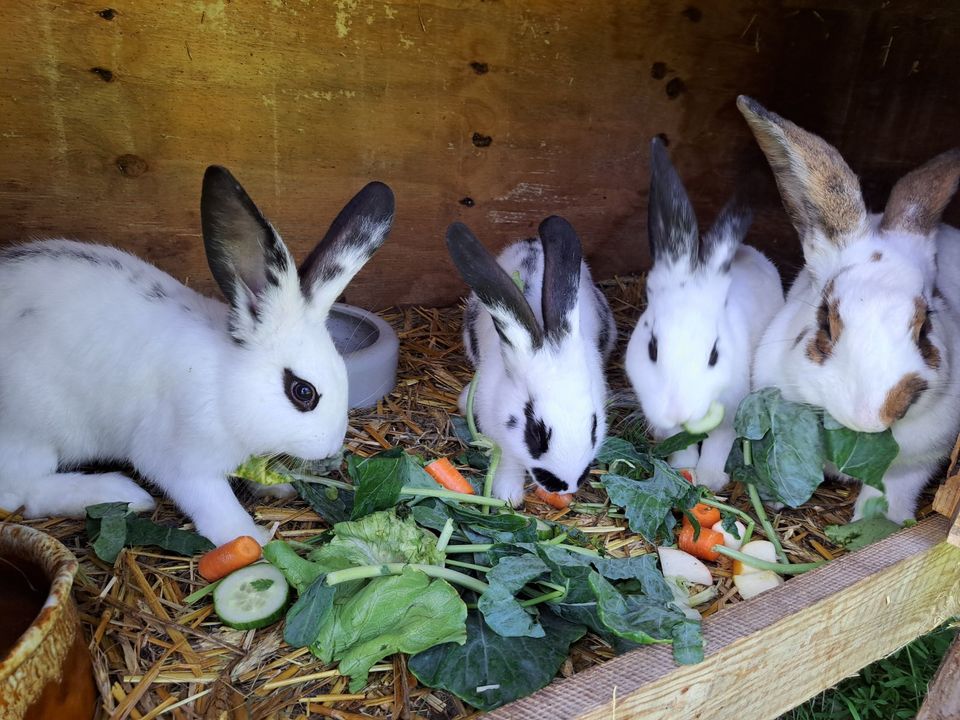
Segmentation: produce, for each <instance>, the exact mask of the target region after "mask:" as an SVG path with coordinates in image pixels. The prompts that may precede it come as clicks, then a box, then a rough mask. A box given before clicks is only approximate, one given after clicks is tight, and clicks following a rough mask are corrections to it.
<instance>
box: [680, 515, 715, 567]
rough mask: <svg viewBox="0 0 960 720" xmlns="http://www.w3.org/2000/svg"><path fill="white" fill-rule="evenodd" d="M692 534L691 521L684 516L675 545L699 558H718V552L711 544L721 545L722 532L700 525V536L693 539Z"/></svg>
mask: <svg viewBox="0 0 960 720" xmlns="http://www.w3.org/2000/svg"><path fill="white" fill-rule="evenodd" d="M693 534H694V533H693V523H691V522H690V521H689V520H687V519H686V518H684V519H683V526H682V527H681V528H680V538H679V541H678V542H677V546H678V547H679V548H680V549H681V550H683V551H684V552H688V553H690V554H691V555H693V556H694V557H698V558H700V559H701V560H717V559H719V558H720V553H718V552H716V551H715V550H714V549H713V546H714V545H723V533H719V532H717V531H716V530H711V529H710V528H708V527H701V528H700V536H699V537H698V538H697V539H696V540H694V539H693Z"/></svg>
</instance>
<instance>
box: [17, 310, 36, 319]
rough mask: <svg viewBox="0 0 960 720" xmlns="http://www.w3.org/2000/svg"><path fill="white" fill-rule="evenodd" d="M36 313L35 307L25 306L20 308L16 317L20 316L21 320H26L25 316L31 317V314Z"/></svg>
mask: <svg viewBox="0 0 960 720" xmlns="http://www.w3.org/2000/svg"><path fill="white" fill-rule="evenodd" d="M36 314H37V309H36V308H33V307H27V308H24V309H23V310H21V311H20V314H19V315H17V317H18V318H20V319H21V320H26V319H27V318H29V317H31V316H33V315H36Z"/></svg>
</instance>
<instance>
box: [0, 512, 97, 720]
mask: <svg viewBox="0 0 960 720" xmlns="http://www.w3.org/2000/svg"><path fill="white" fill-rule="evenodd" d="M0 565H2V566H3V572H4V573H6V575H5V577H6V578H7V579H6V581H5V582H4V583H3V587H0V605H3V606H4V607H7V608H10V607H29V605H24V604H23V603H21V604H20V605H19V606H18V605H17V600H16V599H15V598H14V599H11V598H12V590H11V587H12V586H14V585H16V584H17V583H16V582H15V581H20V580H21V579H22V581H23V583H24V587H28V588H29V589H30V591H31V592H36V593H42V594H39V595H37V597H38V598H39V599H38V600H37V607H36V608H35V609H36V610H39V614H37V615H36V616H35V617H34V619H33V622H32V623H30V624H29V626H28V627H27V628H26V630H25V631H24V632H23V634H21V635H19V639H18V640H13V639H12V638H13V637H16V634H15V633H14V634H13V635H11V636H10V639H9V644H7V643H5V644H6V645H7V652H6V654H4V655H2V656H0V718H4V720H7V719H9V720H53V719H54V718H56V720H90V718H92V717H93V715H94V712H95V706H96V689H95V687H94V683H93V670H92V665H91V662H90V652H89V650H88V648H87V642H86V640H85V639H84V636H83V632H82V630H81V628H80V617H79V614H78V612H77V606H76V604H75V603H74V601H73V598H72V597H71V596H70V588H71V587H72V586H73V578H74V575H76V573H77V558H76V557H75V556H74V555H73V553H71V552H70V551H69V550H68V549H67V548H66V547H65V546H64V545H63V544H61V543H60V542H58V541H57V540H55V539H54V538H52V537H50V536H49V535H47V534H46V533H43V532H40V531H39V530H34V529H33V528H30V527H26V526H25V525H17V524H13V523H0ZM4 593H6V598H5V596H4ZM44 597H45V599H44ZM31 614H32V613H31ZM25 622H29V619H27V620H26V621H25ZM7 629H8V630H9V629H10V626H7ZM11 644H12V646H11ZM0 652H2V651H0Z"/></svg>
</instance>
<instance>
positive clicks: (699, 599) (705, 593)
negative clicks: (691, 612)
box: [688, 585, 717, 607]
mask: <svg viewBox="0 0 960 720" xmlns="http://www.w3.org/2000/svg"><path fill="white" fill-rule="evenodd" d="M716 596H717V589H716V588H715V587H713V586H712V585H711V586H710V587H708V588H707V589H706V590H701V591H700V592H698V593H696V594H695V595H691V596H690V598H689V600H688V602H689V603H690V607H696V606H697V605H703V604H704V603H705V602H710V601H711V600H713V599H714V598H715V597H716Z"/></svg>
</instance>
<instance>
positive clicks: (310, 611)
mask: <svg viewBox="0 0 960 720" xmlns="http://www.w3.org/2000/svg"><path fill="white" fill-rule="evenodd" d="M278 569H279V568H278ZM281 572H283V571H282V569H281ZM336 593H337V589H336V588H333V587H330V586H329V585H327V584H326V578H325V577H324V576H323V575H320V576H318V577H317V578H316V579H315V580H314V581H313V583H312V584H311V585H310V586H309V587H308V588H307V590H306V592H303V593H302V594H301V595H300V597H299V598H297V601H296V602H295V603H294V604H293V606H292V607H291V608H290V609H289V610H288V611H287V622H286V624H285V626H284V628H283V639H284V640H286V641H287V642H288V643H289V644H290V645H293V646H294V647H305V646H307V645H310V644H311V643H312V642H313V641H314V640H316V638H317V635H318V634H319V633H320V628H321V627H322V626H323V624H324V623H325V622H327V621H328V619H329V617H330V616H331V615H332V612H331V611H332V609H333V598H334V596H335V595H336Z"/></svg>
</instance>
